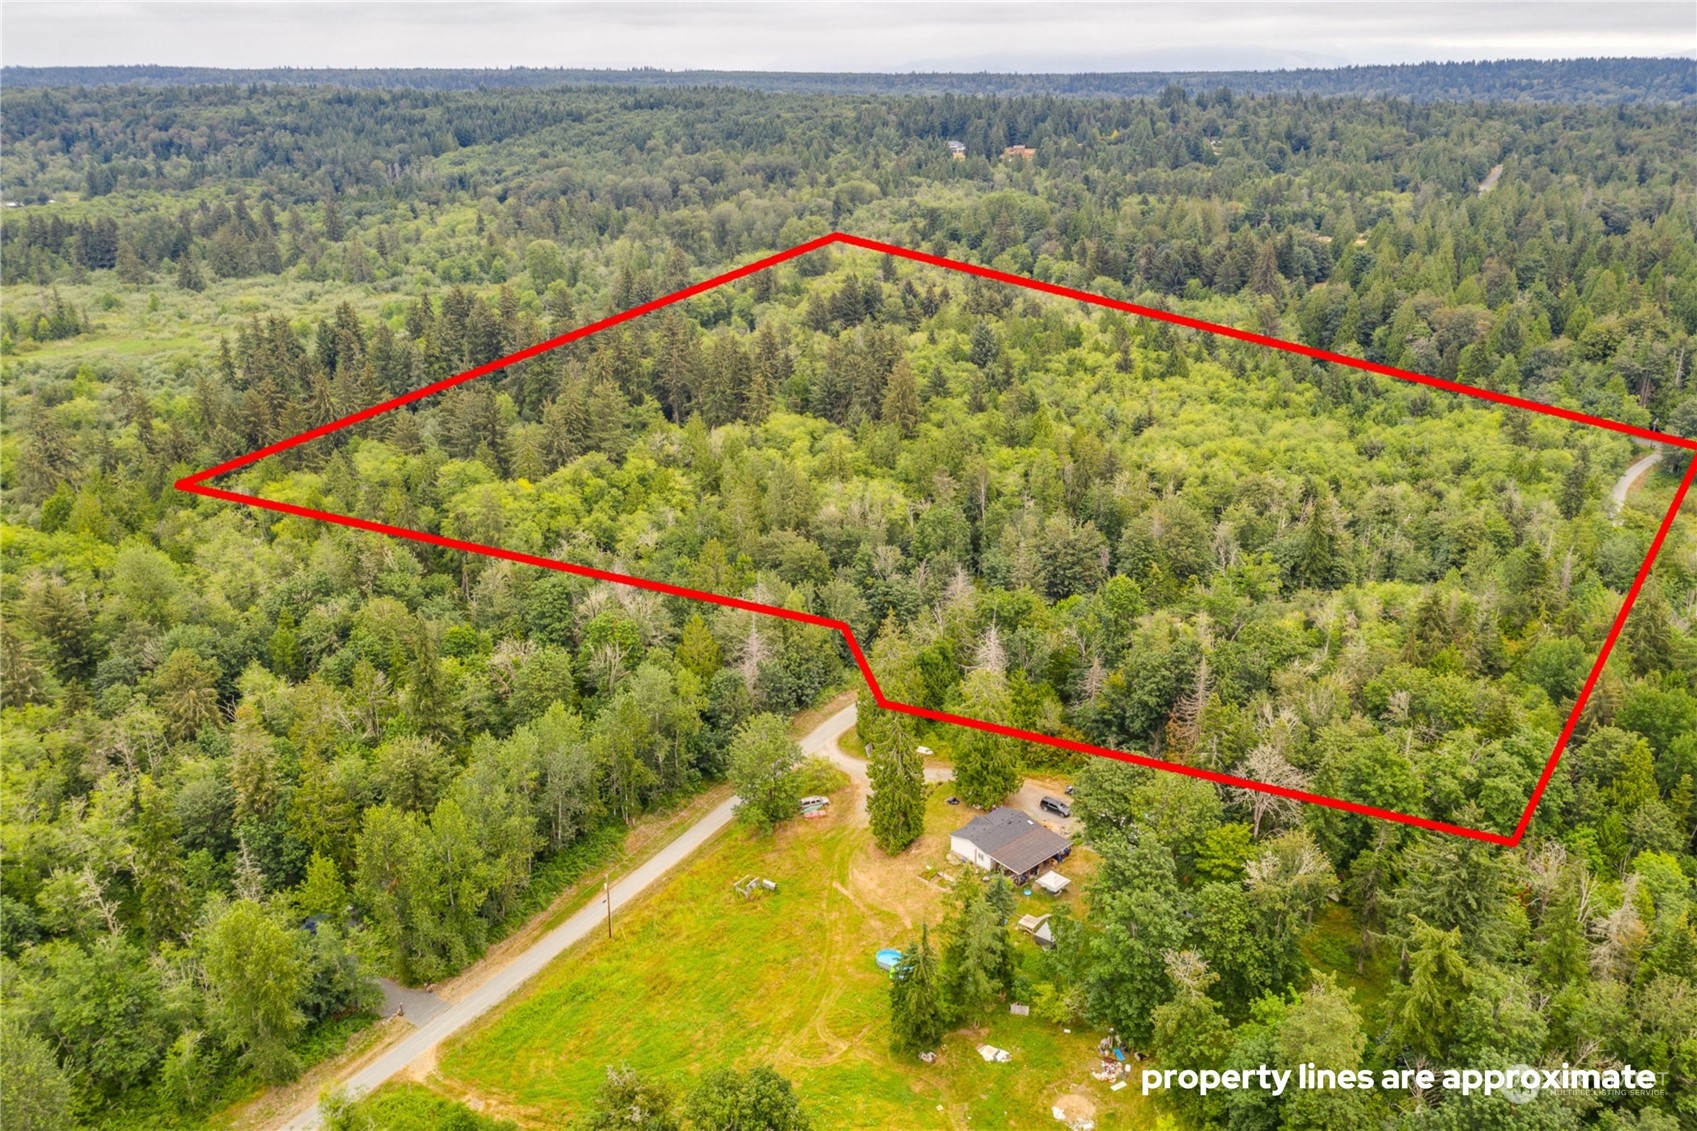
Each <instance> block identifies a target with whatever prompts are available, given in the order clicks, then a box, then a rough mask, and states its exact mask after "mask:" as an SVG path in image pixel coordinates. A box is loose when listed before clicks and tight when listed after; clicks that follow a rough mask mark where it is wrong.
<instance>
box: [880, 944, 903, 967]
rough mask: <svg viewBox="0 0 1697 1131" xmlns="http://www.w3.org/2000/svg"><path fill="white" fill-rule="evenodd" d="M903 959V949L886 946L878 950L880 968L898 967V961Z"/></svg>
mask: <svg viewBox="0 0 1697 1131" xmlns="http://www.w3.org/2000/svg"><path fill="white" fill-rule="evenodd" d="M901 960H902V952H901V951H899V950H892V949H890V948H889V947H885V948H884V949H883V950H881V951H879V952H878V969H880V970H894V969H895V968H896V964H897V963H898V962H900V961H901Z"/></svg>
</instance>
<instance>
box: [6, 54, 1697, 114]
mask: <svg viewBox="0 0 1697 1131" xmlns="http://www.w3.org/2000/svg"><path fill="white" fill-rule="evenodd" d="M0 83H4V84H5V85H7V86H18V87H26V86H27V87H48V86H52V87H67V86H109V85H116V84H124V85H144V86H150V87H173V86H201V85H208V84H211V85H216V86H224V85H232V84H239V85H248V84H252V83H280V84H284V85H289V86H336V87H349V88H354V89H361V88H364V89H371V88H380V89H396V88H401V87H413V88H418V89H422V90H501V89H513V88H518V89H523V88H531V87H554V86H565V85H583V86H587V85H591V84H593V85H597V86H642V87H668V88H676V87H709V86H712V87H741V88H743V89H745V90H764V91H769V92H772V93H783V94H878V95H894V94H1001V95H1019V94H1026V95H1030V94H1063V95H1074V96H1080V97H1089V98H1137V97H1142V98H1153V97H1155V96H1157V95H1159V94H1160V93H1161V92H1162V91H1163V90H1165V89H1166V88H1167V87H1169V86H1175V85H1176V86H1181V87H1186V88H1189V89H1191V90H1218V89H1220V88H1221V87H1227V88H1229V89H1231V90H1235V91H1238V92H1240V93H1244V94H1324V95H1355V96H1358V97H1365V98H1374V97H1380V98H1386V97H1388V98H1409V99H1413V100H1415V101H1420V102H1433V101H1450V100H1467V99H1479V100H1482V101H1515V100H1526V101H1531V102H1594V103H1614V102H1637V101H1647V102H1659V103H1689V102H1691V101H1692V100H1693V99H1694V98H1697V69H1694V64H1693V63H1692V61H1691V60H1690V59H1680V58H1674V57H1670V58H1665V59H1493V60H1480V61H1474V62H1465V63H1405V64H1397V65H1390V66H1358V67H1328V68H1316V67H1297V68H1292V69H1289V70H1278V71H1129V72H1119V73H1113V72H1108V73H1101V74H1091V73H1088V72H1085V73H1072V74H993V73H979V74H966V73H959V72H948V73H944V72H932V73H923V72H920V73H907V74H857V73H852V72H839V73H818V72H813V73H810V72H805V71H694V70H681V71H667V70H657V69H655V68H651V67H638V68H633V69H631V70H625V71H614V70H587V69H581V68H566V67H562V68H550V67H506V68H502V69H500V70H478V69H470V68H468V69H464V70H453V69H440V68H373V69H368V70H360V69H352V68H310V67H278V68H271V69H264V70H242V69H235V68H224V67H159V66H135V67H6V68H4V69H0Z"/></svg>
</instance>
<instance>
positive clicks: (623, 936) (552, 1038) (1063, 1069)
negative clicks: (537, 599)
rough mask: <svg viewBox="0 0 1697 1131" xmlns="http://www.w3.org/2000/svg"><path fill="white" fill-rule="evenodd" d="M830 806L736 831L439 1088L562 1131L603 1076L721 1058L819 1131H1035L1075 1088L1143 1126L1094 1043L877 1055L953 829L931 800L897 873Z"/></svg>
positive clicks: (997, 1038)
mask: <svg viewBox="0 0 1697 1131" xmlns="http://www.w3.org/2000/svg"><path fill="white" fill-rule="evenodd" d="M837 797H838V799H839V803H838V804H837V805H835V806H833V809H834V810H835V812H834V814H833V815H832V817H831V818H830V819H828V820H826V821H820V822H811V821H810V822H801V821H796V822H792V823H791V824H790V826H789V827H787V828H784V829H782V830H780V831H779V832H778V834H777V835H776V836H774V837H772V838H770V839H762V838H759V837H757V836H754V835H752V834H750V833H747V832H745V831H742V830H740V829H738V830H733V831H732V832H731V833H730V834H728V835H727V836H726V837H725V838H723V839H722V840H720V841H719V842H718V843H717V844H715V845H714V846H713V847H712V848H711V849H710V850H709V851H707V852H706V853H705V854H704V855H702V856H701V857H700V858H699V859H698V860H696V861H695V862H694V863H693V864H692V865H691V866H689V867H688V868H686V869H685V870H683V871H682V872H680V873H679V874H678V875H677V876H676V877H674V878H673V879H672V880H671V881H669V882H668V883H667V884H666V886H665V887H664V888H662V889H660V890H659V891H657V892H656V893H655V895H654V896H653V897H652V898H650V899H648V900H646V901H645V902H644V903H643V904H641V905H639V906H638V907H637V908H636V909H634V910H633V911H632V912H630V913H628V914H627V915H626V917H625V918H624V921H623V922H621V923H618V924H617V938H616V939H615V940H614V941H613V942H611V943H608V942H606V941H605V940H602V941H598V942H595V943H592V944H587V945H586V946H585V947H583V948H580V949H579V950H576V951H574V952H572V953H570V954H568V955H566V956H564V957H563V958H562V959H561V960H560V961H558V962H556V963H555V964H554V965H553V966H552V967H551V968H550V969H549V970H548V971H547V972H546V973H545V974H544V975H543V976H542V977H541V978H540V979H538V981H537V982H536V984H535V985H533V986H532V987H531V988H530V990H529V991H528V992H527V993H526V994H525V995H524V996H523V997H521V998H518V999H516V1000H515V1001H514V1002H513V1004H511V1005H510V1006H509V1007H507V1008H506V1009H504V1010H503V1011H501V1012H500V1013H498V1014H496V1015H494V1016H493V1017H491V1018H489V1019H487V1020H486V1021H485V1022H483V1023H482V1024H481V1025H479V1026H477V1027H475V1028H474V1029H472V1030H470V1031H469V1032H468V1033H466V1034H465V1035H464V1036H462V1037H461V1038H459V1039H457V1040H456V1041H454V1042H453V1043H451V1044H450V1045H448V1046H447V1047H445V1048H444V1049H443V1050H442V1055H441V1058H440V1061H439V1064H438V1074H437V1076H435V1077H433V1078H432V1083H433V1085H434V1086H436V1087H438V1088H440V1089H441V1091H442V1092H443V1093H445V1094H447V1095H450V1096H454V1097H457V1098H464V1099H467V1100H468V1101H470V1102H471V1103H472V1105H473V1106H474V1107H477V1108H479V1109H481V1110H483V1111H485V1112H488V1113H490V1114H494V1115H498V1116H500V1117H504V1118H509V1119H515V1120H517V1121H518V1122H519V1123H521V1124H522V1125H525V1126H557V1125H559V1124H560V1123H562V1122H565V1121H567V1120H569V1119H570V1118H571V1117H572V1116H573V1115H574V1114H577V1113H578V1112H580V1111H582V1109H583V1107H584V1104H585V1102H586V1101H587V1100H588V1099H589V1098H590V1097H591V1096H592V1095H593V1093H594V1091H595V1089H596V1088H597V1086H598V1085H599V1084H600V1082H601V1080H602V1079H603V1076H604V1071H605V1068H606V1066H607V1065H609V1064H617V1063H620V1062H627V1063H629V1064H630V1065H632V1066H633V1067H636V1068H638V1069H640V1070H642V1071H644V1072H651V1073H654V1074H656V1075H658V1076H661V1077H665V1078H668V1079H670V1080H671V1081H672V1082H674V1083H675V1084H677V1085H679V1086H680V1087H685V1086H687V1085H688V1084H689V1083H690V1082H691V1081H692V1080H693V1079H694V1078H695V1077H696V1076H697V1075H699V1074H700V1073H701V1072H702V1071H704V1070H705V1069H707V1068H710V1067H714V1066H716V1065H719V1064H724V1063H729V1064H733V1065H736V1066H738V1067H749V1066H752V1065H755V1064H760V1063H771V1064H773V1065H774V1066H775V1067H776V1068H777V1069H778V1070H779V1071H780V1072H783V1073H784V1074H785V1075H787V1076H789V1077H790V1078H791V1079H792V1080H793V1081H794V1082H795V1084H796V1086H797V1089H798V1090H799V1092H800V1094H801V1096H802V1097H803V1099H804V1101H805V1102H806V1104H807V1107H808V1109H809V1110H810V1111H811V1112H812V1113H813V1114H814V1116H815V1117H816V1119H817V1121H818V1124H819V1126H821V1127H913V1128H918V1127H969V1126H970V1127H991V1128H994V1127H1031V1126H1039V1125H1045V1124H1050V1123H1052V1122H1053V1121H1052V1118H1051V1116H1050V1114H1049V1108H1050V1105H1051V1103H1052V1101H1053V1100H1055V1099H1056V1098H1058V1097H1060V1096H1062V1095H1065V1094H1068V1093H1072V1094H1077V1095H1080V1096H1084V1097H1087V1098H1088V1100H1089V1101H1090V1102H1091V1103H1093V1104H1094V1105H1095V1106H1096V1109H1097V1115H1096V1120H1097V1125H1098V1126H1099V1127H1104V1128H1110V1127H1118V1128H1138V1127H1147V1126H1151V1125H1152V1124H1153V1122H1154V1118H1155V1113H1154V1112H1153V1110H1152V1109H1151V1108H1150V1107H1149V1105H1148V1104H1147V1103H1146V1102H1145V1101H1144V1100H1142V1099H1141V1097H1140V1096H1139V1095H1138V1094H1137V1090H1136V1089H1135V1088H1128V1089H1126V1090H1124V1091H1121V1092H1119V1093H1111V1092H1109V1091H1108V1090H1107V1087H1106V1086H1105V1085H1103V1084H1101V1083H1099V1082H1097V1081H1095V1080H1092V1079H1091V1078H1090V1075H1089V1072H1090V1068H1091V1067H1092V1066H1093V1063H1094V1059H1093V1058H1094V1049H1095V1041H1096V1036H1097V1035H1096V1034H1094V1033H1092V1032H1086V1031H1083V1030H1080V1031H1077V1032H1074V1033H1071V1034H1068V1033H1065V1032H1063V1031H1062V1030H1061V1029H1060V1028H1059V1027H1057V1026H1055V1025H1052V1024H1048V1023H1045V1022H1041V1021H1038V1020H1036V1019H1035V1018H1030V1017H1015V1016H1011V1015H1008V1014H1001V1015H998V1016H997V1017H996V1018H995V1019H994V1020H993V1021H992V1023H991V1024H990V1026H989V1027H988V1028H987V1029H985V1030H979V1031H974V1032H961V1033H956V1034H952V1035H951V1036H950V1037H949V1038H948V1039H947V1040H946V1042H945V1044H944V1047H943V1049H942V1050H941V1052H942V1055H941V1057H940V1059H939V1061H938V1063H936V1064H935V1065H930V1066H927V1065H924V1064H921V1063H920V1062H919V1061H918V1060H917V1059H911V1058H898V1057H895V1056H893V1055H892V1054H891V1053H889V1052H888V1050H887V1031H886V1024H887V1022H886V1012H887V1006H886V1001H887V999H886V994H885V987H886V986H887V984H888V982H887V976H886V975H885V974H883V973H882V972H881V971H879V969H878V968H877V966H876V965H875V964H874V962H873V954H874V952H875V951H876V950H877V949H878V948H879V947H881V946H901V945H904V944H905V943H907V942H908V941H909V940H910V939H911V938H912V937H913V936H915V935H916V934H917V932H918V929H919V923H920V922H921V921H925V922H929V923H932V924H933V925H934V924H936V923H937V922H938V921H939V920H940V919H941V918H942V917H943V915H944V914H945V908H946V905H947V903H948V896H947V894H946V893H945V892H944V890H943V889H942V888H941V887H940V886H938V885H936V884H935V883H933V882H931V881H928V880H926V879H924V878H923V873H924V872H925V870H926V866H927V865H933V866H936V865H942V864H943V863H944V855H945V853H946V851H947V832H948V830H949V829H951V828H953V827H955V826H957V825H958V824H959V823H960V822H961V820H962V815H961V812H960V810H959V809H957V808H954V807H951V806H947V805H945V804H943V802H942V799H941V793H937V794H936V795H934V796H933V798H932V802H931V808H930V812H929V816H928V821H927V829H928V831H927V835H926V836H925V838H923V839H922V840H921V841H920V843H919V844H918V845H916V846H915V847H914V848H912V849H909V851H908V852H906V853H904V854H902V855H901V856H899V857H897V858H895V859H889V858H886V857H885V856H884V855H883V854H882V853H880V852H878V851H877V850H876V849H875V848H874V847H873V846H872V844H871V836H870V834H869V832H868V831H867V830H866V829H865V828H864V827H863V826H861V825H860V824H858V823H857V819H856V815H855V814H854V813H853V812H852V811H851V810H852V809H853V808H854V806H853V805H851V804H848V803H847V802H849V801H851V800H852V795H851V794H850V793H849V792H848V791H847V790H839V792H838V794H837ZM1075 864H1077V865H1081V866H1082V867H1079V866H1069V868H1068V872H1069V873H1071V874H1074V875H1076V876H1079V877H1080V878H1082V875H1083V873H1084V871H1086V870H1087V867H1088V865H1087V862H1086V861H1083V860H1081V859H1079V858H1075ZM751 873H752V874H757V875H760V876H764V877H767V878H770V879H772V880H775V881H777V884H778V891H777V892H776V893H775V894H768V895H765V896H763V897H761V898H757V899H754V900H751V901H746V902H745V901H744V900H743V899H742V898H740V897H739V896H737V895H736V894H735V893H734V892H733V891H732V884H733V883H734V882H735V881H736V880H738V879H739V878H741V877H743V876H745V875H749V874H751ZM1068 898H1077V897H1075V896H1069V897H1068ZM1028 902H1030V903H1031V904H1033V905H1036V904H1048V903H1050V902H1052V901H1051V900H1049V898H1048V897H1047V896H1043V895H1042V894H1041V893H1039V894H1038V896H1037V897H1036V898H1034V899H1031V900H1029V901H1028ZM985 1041H988V1042H990V1043H992V1044H996V1045H999V1046H1001V1047H1003V1048H1006V1049H1009V1050H1010V1051H1011V1052H1012V1053H1013V1062H1012V1063H1011V1064H986V1063H985V1062H984V1061H983V1060H981V1059H980V1058H979V1056H978V1055H977V1053H976V1052H975V1051H974V1050H975V1046H977V1045H978V1044H980V1043H983V1042H985Z"/></svg>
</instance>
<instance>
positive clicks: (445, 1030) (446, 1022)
mask: <svg viewBox="0 0 1697 1131" xmlns="http://www.w3.org/2000/svg"><path fill="white" fill-rule="evenodd" d="M845 719H846V721H845ZM854 720H855V713H854V707H853V706H852V705H851V706H849V707H848V708H847V709H846V710H843V711H838V712H837V713H836V714H835V715H832V716H831V717H830V718H828V719H826V720H825V721H824V722H823V723H820V724H819V725H818V726H817V727H815V728H813V730H812V731H810V732H809V733H808V734H807V735H806V736H805V737H803V738H802V740H801V748H802V752H803V753H806V754H826V755H831V754H833V753H834V752H835V751H836V745H837V744H836V738H837V735H839V734H841V733H842V732H843V731H844V730H846V729H848V728H849V727H850V726H852V725H853V724H854ZM851 773H852V771H851ZM862 774H863V775H864V768H863V770H862ZM735 804H736V799H735V798H732V799H730V800H729V801H726V802H724V803H723V804H722V805H719V806H717V807H716V808H714V809H713V811H712V812H710V813H708V814H707V815H706V816H705V817H703V818H701V820H699V821H697V822H696V823H695V824H693V825H691V826H690V827H689V828H687V829H685V830H684V832H683V834H682V835H681V836H679V837H678V838H677V839H676V840H674V841H672V842H671V843H670V844H668V845H666V847H664V848H662V849H661V850H660V851H659V852H658V853H656V854H655V855H654V857H652V858H651V859H650V860H648V861H647V862H646V863H644V864H642V865H641V866H640V867H638V868H637V869H636V870H635V871H634V872H632V873H630V875H628V876H624V877H621V878H620V879H619V880H618V881H617V882H615V883H614V884H613V887H612V892H611V897H612V902H613V910H614V911H618V909H619V908H621V907H623V906H625V905H626V904H627V903H629V902H630V901H631V900H633V899H635V898H636V897H637V896H639V895H641V894H642V893H643V892H644V891H646V890H647V889H648V888H649V887H651V886H653V884H654V883H655V882H656V881H658V880H659V879H660V878H661V877H662V876H664V875H665V874H666V873H667V872H669V871H671V870H672V869H673V868H675V867H677V866H678V865H679V864H681V863H683V862H684V861H685V860H687V859H688V858H689V857H690V855H691V854H693V853H694V852H695V851H696V850H697V849H698V848H700V847H701V846H702V845H704V844H706V843H707V842H708V841H709V840H711V839H712V838H713V836H714V834H716V833H718V832H719V831H721V830H722V829H723V828H724V827H725V826H726V825H728V824H730V823H731V816H732V811H733V808H734V806H735ZM606 921H607V906H606V904H605V903H603V902H602V901H601V900H599V899H597V900H594V901H592V902H591V903H590V904H589V905H588V906H586V907H584V908H583V909H582V910H580V911H578V913H577V914H575V915H573V916H572V917H571V918H569V919H567V920H566V921H565V922H564V923H561V924H560V925H559V926H558V927H555V928H554V929H553V930H552V931H549V932H548V933H547V934H546V935H543V936H542V937H541V938H540V939H538V940H537V941H536V942H535V943H533V944H532V945H531V946H530V948H529V949H528V950H524V951H521V952H519V954H517V955H516V956H514V958H513V959H512V961H511V962H509V963H508V964H507V965H506V966H505V967H503V968H502V969H500V970H498V971H496V972H495V974H493V975H492V976H491V977H490V978H489V979H488V980H487V981H485V982H484V983H483V984H482V985H480V986H478V987H477V988H476V989H474V990H472V991H471V992H470V993H469V994H467V995H466V996H465V997H464V998H462V999H461V1000H459V1001H457V1002H454V1003H452V1004H451V1005H449V1006H448V1007H447V1008H446V1009H444V1010H442V1011H441V1012H440V1013H438V1014H436V1015H435V1016H434V1017H431V1018H430V1019H429V1020H427V1021H425V1022H424V1024H423V1025H421V1026H419V1027H418V1028H417V1029H414V1030H413V1031H412V1032H410V1033H408V1034H407V1035H406V1036H405V1037H404V1038H403V1039H402V1040H400V1041H399V1042H397V1043H396V1044H395V1045H393V1046H391V1047H390V1048H388V1049H385V1050H384V1051H383V1052H382V1053H381V1054H379V1055H378V1057H377V1058H376V1059H375V1060H373V1061H372V1062H371V1063H369V1064H367V1065H366V1066H365V1067H363V1068H361V1069H359V1070H358V1071H357V1072H354V1073H353V1074H352V1075H351V1076H348V1077H347V1078H346V1079H344V1080H343V1081H342V1083H343V1084H344V1085H345V1086H346V1087H347V1089H348V1092H349V1094H351V1095H354V1096H362V1095H365V1094H366V1093H367V1092H370V1091H372V1090H374V1089H376V1088H378V1087H380V1086H381V1085H383V1084H385V1083H387V1082H388V1081H389V1080H390V1079H392V1078H393V1077H395V1076H396V1075H398V1074H399V1073H401V1072H403V1071H405V1070H406V1068H407V1066H408V1065H410V1064H411V1063H412V1062H413V1061H415V1060H417V1059H419V1058H420V1057H421V1056H423V1055H425V1054H426V1053H428V1052H429V1051H430V1050H431V1049H432V1048H434V1047H435V1046H436V1045H438V1044H440V1043H441V1042H443V1041H445V1040H447V1039H448V1038H449V1037H451V1036H453V1035H454V1034H455V1033H457V1032H459V1031H460V1030H461V1029H463V1028H465V1027H466V1026H467V1025H469V1024H471V1022H473V1021H475V1020H476V1019H477V1018H479V1017H481V1016H482V1015H483V1014H485V1013H487V1012H488V1011H489V1010H491V1009H493V1008H495V1007H496V1006H497V1005H499V1004H501V1003H502V1002H503V1001H505V1000H506V999H507V998H509V997H511V996H512V995H513V994H514V993H515V992H517V991H518V990H519V988H520V987H522V986H523V985H524V984H525V983H526V982H528V981H529V980H530V979H531V978H532V977H534V976H535V975H537V974H538V973H540V972H541V971H542V968H543V967H545V966H547V965H548V964H549V963H550V962H552V961H553V960H554V959H556V958H558V957H559V956H560V955H561V954H563V953H564V952H565V951H566V950H568V949H569V948H571V947H572V946H574V945H575V944H577V943H579V942H581V941H583V940H584V939H586V938H588V937H590V936H591V935H593V934H594V933H595V932H596V931H600V930H604V929H605V924H606ZM615 929H616V928H615ZM319 1125H320V1121H319V1117H318V1106H317V1102H316V1101H314V1104H313V1106H312V1107H310V1108H308V1109H306V1110H305V1111H300V1112H297V1113H295V1115H294V1116H293V1117H292V1118H291V1119H290V1120H289V1121H288V1122H287V1123H285V1124H284V1126H285V1127H288V1128H291V1129H294V1128H315V1127H318V1126H319Z"/></svg>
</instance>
